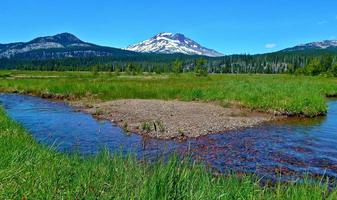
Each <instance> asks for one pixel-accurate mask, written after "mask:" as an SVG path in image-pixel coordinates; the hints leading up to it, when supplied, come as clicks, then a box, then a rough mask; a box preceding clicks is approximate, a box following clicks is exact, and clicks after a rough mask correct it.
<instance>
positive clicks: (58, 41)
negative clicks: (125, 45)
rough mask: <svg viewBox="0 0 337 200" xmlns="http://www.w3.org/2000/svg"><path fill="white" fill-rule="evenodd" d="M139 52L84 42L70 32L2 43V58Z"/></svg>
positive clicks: (131, 54)
mask: <svg viewBox="0 0 337 200" xmlns="http://www.w3.org/2000/svg"><path fill="white" fill-rule="evenodd" d="M137 55H139V53H136V52H132V51H127V50H122V49H117V48H111V47H103V46H99V45H95V44H91V43H87V42H83V41H82V40H80V39H78V38H77V37H76V36H74V35H72V34H70V33H61V34H57V35H54V36H46V37H39V38H36V39H33V40H31V41H29V42H17V43H10V44H0V58H9V59H11V58H24V59H38V60H41V59H61V58H72V57H102V56H105V57H109V56H115V57H116V56H122V57H128V56H137Z"/></svg>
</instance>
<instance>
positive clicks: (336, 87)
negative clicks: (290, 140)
mask: <svg viewBox="0 0 337 200" xmlns="http://www.w3.org/2000/svg"><path fill="white" fill-rule="evenodd" d="M11 76H12V77H11ZM2 77H3V78H0V92H20V93H30V94H34V95H40V96H53V95H57V96H58V97H65V98H68V99H82V98H88V97H89V98H94V99H100V100H104V101H106V100H113V99H125V98H132V99H135V98H137V99H179V100H184V101H191V100H205V101H221V102H222V103H223V105H224V106H228V105H229V104H230V102H236V103H237V102H239V103H241V104H242V105H244V106H245V107H248V108H252V109H258V110H262V111H270V110H273V111H279V112H281V113H287V114H304V115H307V116H315V115H319V114H322V113H325V112H326V110H327V107H326V102H325V101H326V99H325V97H326V95H328V96H334V95H337V79H335V78H324V77H304V76H290V75H210V76H208V77H195V76H194V75H193V74H181V75H179V76H174V75H172V74H171V75H170V74H165V75H144V76H126V75H123V74H122V75H121V76H114V75H113V74H109V73H104V74H99V75H97V76H93V75H92V74H90V73H88V72H15V71H14V72H13V71H12V72H11V71H5V72H2Z"/></svg>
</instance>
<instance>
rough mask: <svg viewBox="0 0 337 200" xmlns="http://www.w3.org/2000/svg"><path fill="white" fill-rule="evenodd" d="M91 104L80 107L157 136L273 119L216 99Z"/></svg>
mask: <svg viewBox="0 0 337 200" xmlns="http://www.w3.org/2000/svg"><path fill="white" fill-rule="evenodd" d="M90 107H91V108H84V109H82V110H83V111H85V112H87V113H90V114H92V115H94V116H95V117H97V118H99V119H108V120H110V121H111V122H113V123H115V124H117V125H119V126H120V127H121V128H123V129H124V130H125V131H128V132H134V133H139V134H142V135H145V136H150V137H153V138H160V139H172V138H178V139H184V138H190V137H199V136H202V135H207V134H212V133H221V132H224V131H228V130H233V129H240V128H247V127H252V126H255V125H258V124H261V123H263V122H267V121H270V120H273V119H275V118H276V117H275V116H273V115H271V114H264V113H258V112H253V111H251V110H248V109H245V108H242V107H240V106H235V107H234V106H231V107H224V106H221V105H219V104H217V103H215V102H212V103H211V102H209V103H205V102H182V101H163V100H142V99H127V100H115V101H109V102H104V103H96V104H94V105H92V106H90Z"/></svg>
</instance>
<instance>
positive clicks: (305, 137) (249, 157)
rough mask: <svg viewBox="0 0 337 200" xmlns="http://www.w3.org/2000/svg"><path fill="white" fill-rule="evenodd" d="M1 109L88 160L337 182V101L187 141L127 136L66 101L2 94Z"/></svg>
mask: <svg viewBox="0 0 337 200" xmlns="http://www.w3.org/2000/svg"><path fill="white" fill-rule="evenodd" d="M0 104H2V105H3V107H4V108H5V109H6V111H7V113H8V115H9V116H10V117H11V118H13V119H14V120H16V121H17V122H19V123H20V124H22V126H24V127H25V128H26V129H27V130H28V131H29V132H30V133H31V134H32V135H33V137H34V138H35V139H36V140H37V141H38V142H40V143H42V144H46V145H49V146H53V147H54V148H56V149H57V150H59V151H62V152H66V153H71V152H78V153H81V154H83V155H90V154H95V153H97V152H99V151H100V150H102V148H106V149H108V150H109V151H122V152H124V153H133V154H135V155H137V156H138V158H139V159H142V158H145V159H149V160H155V159H156V158H158V157H162V156H166V155H169V154H171V153H173V152H176V153H178V154H179V155H186V154H188V155H190V156H191V157H192V158H193V159H195V160H198V161H202V162H203V163H206V164H207V165H209V166H211V167H213V168H215V169H216V170H218V171H220V172H228V171H235V172H245V173H256V174H258V175H260V176H263V177H265V178H268V179H269V178H271V179H275V178H278V177H282V179H285V180H293V179H295V178H300V177H303V176H304V175H306V174H310V175H313V176H321V175H326V176H329V177H333V178H337V101H330V102H328V105H329V111H328V115H327V116H326V117H324V118H316V119H290V120H286V121H283V122H275V123H270V124H265V125H261V126H257V127H253V128H248V129H244V130H237V131H230V132H226V133H223V134H214V135H208V136H203V137H199V138H194V139H188V140H186V141H174V140H157V139H151V138H146V137H142V136H139V135H137V134H126V133H124V132H123V130H122V129H120V128H119V127H117V126H115V125H114V124H112V123H110V122H108V121H98V120H96V119H94V118H93V117H92V116H91V115H89V114H86V113H82V112H77V111H75V110H74V109H73V108H72V107H70V106H68V105H67V104H65V103H63V102H55V101H50V100H46V99H42V98H38V97H31V96H24V95H18V94H0Z"/></svg>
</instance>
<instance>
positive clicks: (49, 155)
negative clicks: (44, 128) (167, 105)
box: [0, 109, 337, 200]
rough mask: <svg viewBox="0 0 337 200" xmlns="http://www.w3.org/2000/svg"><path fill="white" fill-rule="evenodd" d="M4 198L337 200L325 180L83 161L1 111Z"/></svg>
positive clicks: (118, 159)
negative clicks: (265, 179) (263, 178)
mask: <svg viewBox="0 0 337 200" xmlns="http://www.w3.org/2000/svg"><path fill="white" fill-rule="evenodd" d="M0 152H1V156H0V199H154V200H156V199H193V200H195V199H272V200H283V199H292V200H295V199H302V200H307V199H322V198H323V199H331V200H332V199H336V198H337V190H334V189H332V188H329V187H328V186H327V184H325V183H326V181H325V180H322V181H321V182H310V181H304V182H298V183H297V182H293V183H276V184H275V185H272V186H263V184H261V182H260V180H259V179H258V178H257V177H254V176H253V175H235V174H231V175H215V174H213V173H212V172H211V171H210V170H209V169H207V168H205V167H203V166H202V165H199V164H197V163H192V162H188V161H181V160H179V159H177V158H176V157H174V156H173V157H172V158H171V159H169V161H168V162H162V161H160V160H159V161H158V162H156V163H151V164H148V163H146V162H141V161H137V160H136V159H135V158H134V157H132V156H131V155H130V156H127V157H122V156H121V155H120V154H119V153H116V154H113V155H110V154H109V153H108V152H102V153H101V154H99V155H97V156H92V157H87V158H82V157H80V156H78V155H67V154H62V153H57V152H56V151H55V150H54V149H50V148H48V147H45V146H43V145H40V144H38V143H37V142H35V141H34V139H33V138H32V137H31V136H30V135H29V133H27V132H26V131H25V130H24V129H23V128H22V127H21V126H20V125H18V124H17V123H16V122H14V121H12V120H11V119H9V118H8V116H7V115H6V114H5V112H4V110H2V109H0Z"/></svg>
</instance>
